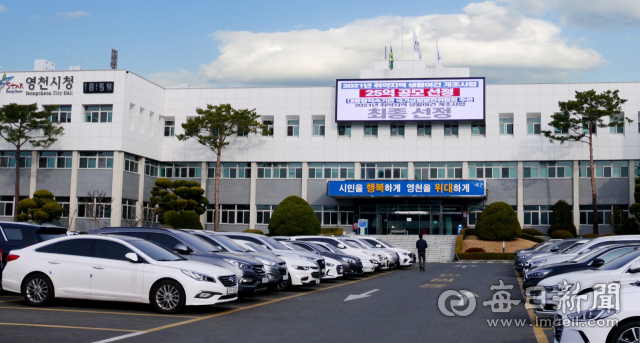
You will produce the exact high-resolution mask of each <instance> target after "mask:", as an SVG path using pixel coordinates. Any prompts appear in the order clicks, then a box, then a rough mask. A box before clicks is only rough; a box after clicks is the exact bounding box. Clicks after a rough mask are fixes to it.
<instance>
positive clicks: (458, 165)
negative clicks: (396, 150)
mask: <svg viewBox="0 0 640 343" xmlns="http://www.w3.org/2000/svg"><path fill="white" fill-rule="evenodd" d="M414 168H415V174H416V175H415V176H416V180H435V179H462V162H448V163H444V162H432V163H419V162H416V163H414Z"/></svg>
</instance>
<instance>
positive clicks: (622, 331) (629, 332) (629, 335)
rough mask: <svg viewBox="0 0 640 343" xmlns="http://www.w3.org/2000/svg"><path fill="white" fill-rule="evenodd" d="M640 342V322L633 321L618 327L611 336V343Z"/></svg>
mask: <svg viewBox="0 0 640 343" xmlns="http://www.w3.org/2000/svg"><path fill="white" fill-rule="evenodd" d="M638 341H640V321H639V320H633V321H630V322H626V323H624V324H622V325H620V326H618V327H617V328H615V329H614V332H613V334H612V335H611V336H609V342H610V343H617V342H638Z"/></svg>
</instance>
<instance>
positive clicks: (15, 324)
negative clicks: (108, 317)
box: [0, 323, 139, 332]
mask: <svg viewBox="0 0 640 343" xmlns="http://www.w3.org/2000/svg"><path fill="white" fill-rule="evenodd" d="M0 325H9V326H35V327H41V328H55V329H76V330H98V331H121V332H138V331H139V330H124V329H110V328H91V327H83V326H64V325H45V324H24V323H0Z"/></svg>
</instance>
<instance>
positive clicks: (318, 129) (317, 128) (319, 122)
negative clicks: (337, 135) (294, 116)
mask: <svg viewBox="0 0 640 343" xmlns="http://www.w3.org/2000/svg"><path fill="white" fill-rule="evenodd" d="M313 135H314V136H324V119H314V120H313Z"/></svg>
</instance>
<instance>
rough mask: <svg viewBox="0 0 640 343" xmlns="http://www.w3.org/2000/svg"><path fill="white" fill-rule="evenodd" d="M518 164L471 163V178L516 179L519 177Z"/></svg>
mask: <svg viewBox="0 0 640 343" xmlns="http://www.w3.org/2000/svg"><path fill="white" fill-rule="evenodd" d="M517 166H518V163H517V162H469V177H470V178H472V179H500V178H502V179H515V178H517V177H518V171H517V170H518V168H517Z"/></svg>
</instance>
